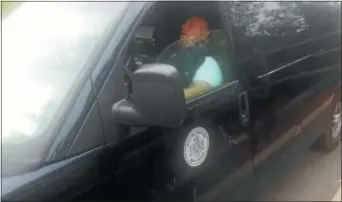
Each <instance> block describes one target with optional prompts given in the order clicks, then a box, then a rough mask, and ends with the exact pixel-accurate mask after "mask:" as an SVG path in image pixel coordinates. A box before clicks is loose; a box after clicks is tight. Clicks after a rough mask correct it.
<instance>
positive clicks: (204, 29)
mask: <svg viewBox="0 0 342 202" xmlns="http://www.w3.org/2000/svg"><path fill="white" fill-rule="evenodd" d="M208 32H209V29H208V22H207V21H206V20H205V19H204V18H203V17H200V16H192V17H190V18H189V19H187V20H186V21H185V23H184V24H183V25H182V30H181V38H180V44H181V45H182V46H183V47H189V46H194V45H196V44H198V43H200V42H202V41H204V40H205V39H206V38H207V36H208Z"/></svg>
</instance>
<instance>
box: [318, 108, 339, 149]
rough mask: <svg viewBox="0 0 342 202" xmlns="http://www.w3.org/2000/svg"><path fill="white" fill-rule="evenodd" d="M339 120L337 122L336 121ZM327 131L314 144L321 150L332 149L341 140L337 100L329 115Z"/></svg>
mask: <svg viewBox="0 0 342 202" xmlns="http://www.w3.org/2000/svg"><path fill="white" fill-rule="evenodd" d="M338 122H339V123H338ZM329 123H330V124H329V127H328V129H327V131H326V132H325V133H324V134H322V135H321V136H320V137H319V139H318V140H317V142H316V143H315V145H316V146H317V147H318V148H319V149H322V150H325V151H332V150H334V149H335V148H336V147H337V146H338V145H339V143H340V141H341V102H340V101H339V102H337V103H336V105H335V108H334V110H333V112H332V115H331V121H330V122H329Z"/></svg>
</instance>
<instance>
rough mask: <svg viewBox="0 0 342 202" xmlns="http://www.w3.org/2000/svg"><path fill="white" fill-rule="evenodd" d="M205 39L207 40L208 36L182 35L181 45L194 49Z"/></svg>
mask: <svg viewBox="0 0 342 202" xmlns="http://www.w3.org/2000/svg"><path fill="white" fill-rule="evenodd" d="M205 39H206V35H204V36H196V35H195V36H191V35H190V36H189V35H181V37H180V45H181V46H182V47H192V46H194V45H196V44H198V43H201V42H202V41H204V40H205Z"/></svg>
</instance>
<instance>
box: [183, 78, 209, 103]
mask: <svg viewBox="0 0 342 202" xmlns="http://www.w3.org/2000/svg"><path fill="white" fill-rule="evenodd" d="M210 89H211V86H210V85H209V84H208V83H207V82H204V81H196V82H194V83H192V84H190V86H189V87H188V88H185V89H184V96H185V100H190V99H192V98H194V97H197V96H200V95H202V94H204V93H206V92H208V91H209V90H210Z"/></svg>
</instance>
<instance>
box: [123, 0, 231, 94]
mask: <svg viewBox="0 0 342 202" xmlns="http://www.w3.org/2000/svg"><path fill="white" fill-rule="evenodd" d="M188 8H191V9H188ZM189 10H191V12H190V11H189ZM194 16H195V17H202V18H204V19H205V21H207V23H208V35H207V36H206V37H205V39H204V40H202V41H201V43H197V44H196V45H194V46H192V47H191V46H187V47H185V46H182V45H181V44H182V42H184V40H183V41H182V25H183V24H184V23H185V22H186V21H187V20H188V19H189V18H191V17H194ZM161 19H162V20H161ZM232 54H233V51H232V43H231V40H230V38H229V34H227V33H226V31H225V30H224V29H223V26H222V23H221V21H220V16H219V15H218V7H217V5H216V4H215V3H212V2H210V3H209V2H205V3H204V2H201V3H200V2H191V3H190V2H187V3H185V2H177V3H176V2H173V3H171V2H169V3H161V4H160V7H159V9H158V10H155V11H153V12H151V13H150V14H149V16H147V17H146V19H144V20H143V22H142V24H141V25H140V26H139V27H138V29H137V30H136V31H135V34H134V38H133V40H132V42H131V44H130V45H129V48H128V56H127V58H128V60H131V61H134V62H133V63H134V65H132V62H128V64H130V66H129V67H127V68H128V69H130V71H134V70H136V69H137V68H139V66H141V65H142V64H146V63H151V62H158V63H166V64H170V65H173V66H175V67H176V68H177V69H178V71H179V72H181V75H182V76H183V81H184V90H185V91H184V92H185V95H186V97H187V88H190V87H191V86H193V84H194V83H196V82H198V83H199V82H205V83H206V84H208V85H209V86H210V88H209V90H210V89H214V88H217V87H218V86H220V85H221V84H223V83H225V82H229V81H232V80H234V79H235V75H234V71H231V70H232V69H233V67H232V65H231V64H232V63H231V58H232ZM206 92H207V91H206ZM204 93H205V92H203V94H204ZM201 95H202V94H201ZM190 97H191V98H193V97H192V96H190ZM191 98H189V99H191Z"/></svg>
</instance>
